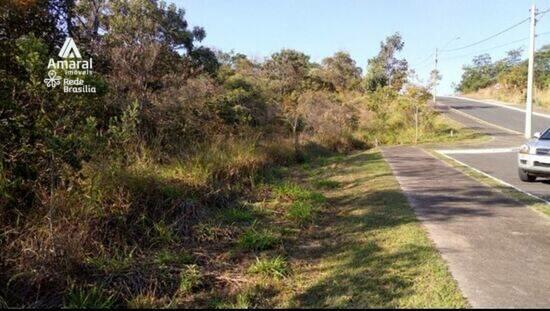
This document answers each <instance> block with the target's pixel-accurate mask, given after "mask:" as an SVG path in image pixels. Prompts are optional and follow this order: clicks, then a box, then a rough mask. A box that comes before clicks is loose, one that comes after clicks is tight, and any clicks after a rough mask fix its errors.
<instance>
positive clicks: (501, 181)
mask: <svg viewBox="0 0 550 311" xmlns="http://www.w3.org/2000/svg"><path fill="white" fill-rule="evenodd" d="M434 151H435V152H437V153H439V154H440V155H442V156H444V157H445V158H447V159H449V160H452V161H454V162H456V163H458V164H460V165H462V166H464V167H467V168H469V169H471V170H472V171H474V172H477V173H479V174H481V175H483V176H486V177H489V178H490V179H492V180H494V181H496V182H498V183H500V184H502V185H504V186H507V187H510V188H513V189H515V190H517V191H519V192H521V193H523V194H526V195H528V196H530V197H532V198H534V199H537V200H540V201H542V202H544V203H546V204H550V201H546V200H545V199H543V198H541V197H538V196H536V195H534V194H532V193H529V192H527V191H525V190H522V189H520V188H518V187H516V186H514V185H512V184H509V183H507V182H505V181H504V180H502V179H498V178H496V177H494V176H491V175H489V174H487V173H485V172H483V171H481V170H478V169H477V168H475V167H473V166H470V165H468V164H466V163H464V162H462V161H459V160H457V159H455V158H453V157H451V156H449V155H447V154H445V153H441V152H439V151H438V150H434ZM443 163H445V164H447V165H449V166H451V165H450V164H449V163H446V162H445V161H443ZM451 167H452V166H451Z"/></svg>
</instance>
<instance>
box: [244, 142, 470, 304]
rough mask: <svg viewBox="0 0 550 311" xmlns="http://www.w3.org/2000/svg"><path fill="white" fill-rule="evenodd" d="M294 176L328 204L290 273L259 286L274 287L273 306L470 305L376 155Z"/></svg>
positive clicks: (300, 244)
mask: <svg viewBox="0 0 550 311" xmlns="http://www.w3.org/2000/svg"><path fill="white" fill-rule="evenodd" d="M292 171H293V172H294V173H293V174H292V175H293V178H294V179H295V180H297V181H299V182H300V183H302V184H303V185H306V186H307V185H313V186H316V187H317V188H318V189H319V190H320V191H322V193H323V194H325V195H326V197H327V199H328V201H327V204H325V205H324V206H325V207H324V208H323V209H321V210H319V212H318V215H317V217H316V220H315V225H313V226H311V227H309V228H307V230H302V231H301V232H300V233H299V234H298V236H297V237H296V240H295V243H292V244H291V246H289V247H288V249H287V255H286V257H287V259H288V261H289V263H290V266H291V271H292V273H291V274H290V275H289V276H287V277H286V278H285V279H283V280H281V279H278V280H276V279H271V280H269V279H267V280H266V279H263V281H262V282H260V284H261V285H260V286H262V287H264V288H275V289H276V292H277V293H276V294H275V295H273V297H272V298H271V299H270V304H271V305H274V306H278V307H342V308H344V307H347V308H350V307H464V306H466V305H467V303H466V301H465V299H464V298H463V297H462V295H461V293H460V291H459V290H458V288H457V286H456V284H455V282H454V280H453V279H452V277H451V275H450V273H449V272H448V271H447V268H446V265H445V263H444V262H443V260H442V259H441V257H440V256H439V254H438V252H437V251H436V250H435V248H434V247H433V245H432V244H431V242H430V240H429V239H428V237H427V235H426V232H425V231H424V229H423V228H422V227H421V225H420V224H419V223H418V221H417V220H416V218H415V216H414V214H413V211H412V210H411V209H410V207H409V205H408V203H407V201H406V199H405V197H404V195H403V194H402V193H401V191H400V188H399V185H398V183H397V182H396V180H395V178H394V177H393V176H392V173H391V171H390V169H389V167H388V165H387V164H386V163H385V161H384V160H383V159H382V158H381V156H380V153H379V152H377V151H369V152H362V153H357V154H354V155H351V156H346V157H333V158H330V159H328V160H324V161H318V162H317V163H316V164H312V165H306V166H303V167H302V168H301V169H300V170H292ZM248 295H249V296H254V295H251V294H250V293H249V294H248ZM238 299H240V300H241V302H243V300H246V299H244V298H243V296H242V295H241V296H237V300H238ZM236 303H238V301H237V302H236ZM249 303H250V301H247V303H245V304H244V306H249ZM240 306H243V305H242V304H241V305H240Z"/></svg>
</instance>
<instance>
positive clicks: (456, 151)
mask: <svg viewBox="0 0 550 311" xmlns="http://www.w3.org/2000/svg"><path fill="white" fill-rule="evenodd" d="M436 151H437V152H439V153H444V154H484V153H509V152H517V151H519V147H510V148H485V149H440V150H436Z"/></svg>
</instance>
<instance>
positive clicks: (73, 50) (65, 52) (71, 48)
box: [59, 37, 82, 58]
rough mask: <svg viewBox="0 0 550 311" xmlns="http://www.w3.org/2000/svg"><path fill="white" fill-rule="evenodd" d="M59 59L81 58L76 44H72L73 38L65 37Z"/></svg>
mask: <svg viewBox="0 0 550 311" xmlns="http://www.w3.org/2000/svg"><path fill="white" fill-rule="evenodd" d="M59 57H61V58H82V56H81V55H80V52H79V51H78V48H77V47H76V44H75V43H74V40H73V38H71V37H67V39H65V43H63V47H61V50H60V51H59Z"/></svg>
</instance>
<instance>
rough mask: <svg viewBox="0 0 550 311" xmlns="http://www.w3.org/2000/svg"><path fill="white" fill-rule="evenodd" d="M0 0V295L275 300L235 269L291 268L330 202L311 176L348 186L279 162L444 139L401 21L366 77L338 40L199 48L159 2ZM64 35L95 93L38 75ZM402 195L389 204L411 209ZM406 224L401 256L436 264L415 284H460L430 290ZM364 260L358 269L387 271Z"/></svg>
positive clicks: (200, 302) (18, 298)
mask: <svg viewBox="0 0 550 311" xmlns="http://www.w3.org/2000/svg"><path fill="white" fill-rule="evenodd" d="M0 8H1V10H2V12H5V13H4V14H2V15H1V16H0V36H1V40H0V124H1V126H0V137H1V138H2V140H1V142H2V143H1V144H0V148H1V149H0V248H1V249H2V256H0V267H1V269H0V305H1V306H3V305H5V306H10V307H31V306H32V307H63V306H64V307H75V308H76V307H98V308H99V307H189V306H198V307H204V306H211V302H212V301H217V302H219V303H218V304H216V305H218V306H247V305H250V304H249V303H251V301H252V302H253V304H252V305H265V306H274V305H279V304H278V303H276V302H274V301H265V300H261V299H263V298H261V297H264V296H262V295H261V294H259V293H258V291H257V288H256V289H255V288H254V287H253V286H248V285H249V283H250V282H252V281H250V282H249V280H248V279H246V278H247V277H249V276H250V275H253V276H256V274H258V275H262V277H263V278H265V276H270V277H272V278H274V279H277V278H276V277H275V276H280V275H285V277H286V276H288V275H290V274H292V273H294V269H290V268H289V267H288V266H287V265H286V264H283V262H284V261H283V260H282V258H287V260H288V261H289V262H290V261H291V260H290V259H288V257H287V256H286V255H287V254H285V251H286V250H287V249H288V247H290V246H291V245H296V244H299V243H297V241H299V240H300V239H302V238H304V236H303V235H302V234H303V232H306V233H307V232H309V231H311V230H313V231H314V228H315V227H316V224H318V221H319V219H320V217H321V216H322V215H323V213H325V212H326V209H327V208H329V205H331V204H327V201H326V198H325V196H324V195H323V194H321V193H319V192H316V191H313V190H312V189H313V188H318V189H319V190H320V191H321V190H322V191H330V190H331V189H332V190H334V189H339V188H340V187H341V186H342V184H340V183H334V182H332V183H331V182H321V183H319V184H317V185H316V187H310V186H309V185H308V186H305V187H304V186H303V185H300V184H299V183H295V182H290V181H288V180H287V179H288V178H287V175H286V174H285V173H284V172H285V167H288V166H290V165H296V164H297V163H301V165H308V164H311V163H313V161H321V160H319V158H322V157H326V156H328V155H331V154H334V153H335V152H340V153H343V154H345V153H348V152H351V151H352V150H355V149H361V148H370V147H372V146H374V145H379V144H385V143H402V144H405V143H414V142H424V141H433V140H438V139H446V138H447V137H449V131H450V130H451V129H450V128H449V127H448V126H447V125H446V124H445V123H444V122H441V119H440V118H439V117H438V116H437V115H436V114H435V113H434V112H433V111H432V109H431V108H430V107H429V106H428V104H427V98H428V97H429V96H428V93H427V91H426V89H425V88H423V87H421V86H415V85H411V84H410V83H408V82H407V75H406V72H407V64H406V61H405V60H399V59H397V58H396V57H397V56H396V55H397V53H398V52H399V51H400V50H401V49H402V48H403V46H404V43H403V41H402V40H401V37H400V36H399V35H398V34H395V35H392V36H390V37H389V38H388V39H387V40H386V41H384V42H382V43H381V49H380V53H379V54H378V55H377V56H376V57H375V58H373V59H371V61H369V66H368V68H367V69H366V74H365V75H362V70H361V69H360V68H358V67H357V65H356V64H355V61H354V60H353V59H352V58H351V57H350V55H349V54H347V53H345V52H338V53H336V54H335V55H334V56H330V57H327V58H325V59H324V60H323V61H322V62H321V63H320V64H317V63H314V62H311V60H310V58H309V56H307V55H305V54H303V53H301V52H299V51H294V50H281V51H279V52H277V53H274V54H273V55H271V56H270V57H268V58H266V59H265V60H262V61H254V60H251V59H249V58H248V57H246V56H245V55H242V54H236V53H224V52H222V51H214V50H211V49H209V48H206V47H204V46H201V44H200V42H201V41H202V40H203V39H204V38H205V36H206V32H205V30H204V29H203V28H201V27H191V26H190V25H188V23H187V21H186V19H185V12H184V11H183V10H182V9H178V8H177V7H176V6H175V5H172V4H167V3H165V2H162V1H156V0H131V1H126V0H111V1H101V0H81V1H71V0H34V1H15V0H8V1H3V2H2V3H1V4H0ZM67 36H70V37H72V38H73V39H74V40H75V41H76V44H77V46H78V47H79V49H80V52H81V54H82V57H83V58H85V59H88V58H92V59H93V63H94V67H93V73H92V75H89V76H86V77H85V78H84V79H85V83H87V84H89V85H91V86H93V87H95V89H96V93H87V94H73V93H65V92H63V91H62V90H60V89H59V88H57V89H52V88H48V87H47V86H46V84H45V83H44V79H45V78H46V77H47V76H48V69H47V63H48V59H49V58H56V56H57V54H58V52H59V50H60V48H61V46H62V44H63V42H64V40H65V38H66V37H67ZM55 73H56V74H57V75H59V76H61V77H66V76H71V74H70V73H69V72H67V71H66V70H65V69H57V70H56V72H55ZM451 131H452V130H451ZM367 169H370V168H369V167H367ZM385 170H387V168H386V169H385ZM373 176H375V175H372V176H371V175H368V176H366V177H368V178H373ZM373 185H374V184H373ZM369 187H370V186H369ZM373 189H374V188H373ZM367 203H368V202H367ZM332 204H334V203H332ZM369 204H370V203H369ZM399 204H400V205H399V206H400V207H399V208H398V209H397V210H393V211H394V212H395V213H396V214H399V213H405V215H406V216H404V217H405V218H407V219H409V218H411V217H412V216H411V215H412V214H410V211H408V210H406V208H405V205H404V203H399ZM365 206H367V207H368V206H369V205H368V204H367V205H365ZM338 207H339V205H338V204H336V205H334V208H336V209H337V208H338ZM334 208H333V212H336V210H334ZM373 215H375V216H376V215H379V214H378V211H377V212H376V213H375V214H373ZM365 221H366V220H365ZM380 221H381V220H380ZM389 221H391V220H389ZM411 222H412V221H411ZM411 226H413V229H412V230H413V231H414V234H413V235H402V237H407V238H414V239H413V241H414V242H410V243H412V244H415V245H416V244H417V242H418V243H421V244H422V245H423V246H422V247H423V253H422V254H424V255H422V256H420V257H418V261H415V260H416V259H411V260H413V261H414V262H413V264H411V265H410V266H409V265H407V269H409V267H410V268H411V269H413V270H414V269H419V268H418V267H421V268H422V267H423V268H422V269H424V268H425V269H427V270H426V271H428V272H429V271H432V270H430V269H432V268H430V267H428V266H430V265H431V264H432V263H434V262H435V263H438V264H437V265H436V267H435V268H436V269H438V270H437V271H439V272H437V273H435V272H433V271H432V272H433V274H432V272H429V273H428V277H426V278H424V277H419V280H429V281H430V282H432V281H433V282H432V283H434V284H435V285H433V286H434V288H436V290H433V288H430V290H427V291H426V292H427V294H426V295H428V296H429V295H430V293H438V295H440V294H441V295H442V296H441V295H440V296H438V297H447V296H445V295H446V294H445V293H450V294H449V295H451V296H452V297H454V296H453V295H455V292H454V289H452V288H454V287H449V288H451V289H449V288H447V290H448V292H443V294H445V295H443V294H442V292H441V291H438V290H437V289H438V288H440V287H438V286H440V284H439V285H438V283H437V282H443V283H447V282H448V277H447V274H445V273H446V272H443V268H442V266H441V265H439V261H438V260H440V259H438V257H437V256H436V255H435V253H434V251H433V249H432V248H431V246H428V244H427V242H426V241H427V240H426V238H425V237H424V235H422V234H423V233H422V232H421V231H419V230H420V229H418V228H417V227H416V226H417V225H416V224H413V225H411ZM349 229H352V228H351V227H350V228H349ZM373 232H375V231H373ZM380 241H382V239H381V240H380ZM402 241H405V240H402ZM375 242H376V243H378V240H377V241H375ZM375 242H372V243H375ZM369 243H370V242H369ZM403 243H405V244H407V243H409V242H403ZM405 244H399V245H401V246H403V245H405ZM354 245H355V244H354ZM369 245H370V244H369ZM358 247H359V246H358ZM407 247H409V246H407ZM411 247H412V246H411ZM325 255H327V256H329V257H332V256H337V255H338V254H337V253H327V254H325ZM365 255H368V254H367V253H365ZM278 256H280V257H278ZM254 258H260V259H259V263H256V264H255V265H254V266H255V268H251V270H250V273H249V271H248V270H247V267H249V266H250V265H251V262H252V260H253V259H254ZM270 258H271V259H270ZM376 258H377V257H376V256H374V257H372V258H369V259H368V261H366V262H364V265H365V266H364V267H363V268H361V269H370V267H369V266H372V268H373V269H376V271H382V270H383V267H382V266H379V265H377V264H376ZM415 258H416V257H415ZM396 260H397V259H396ZM422 263H426V265H427V266H424V264H422ZM289 264H290V265H292V264H291V263H289ZM283 266H284V268H283ZM415 267H416V268H415ZM415 273H416V272H415ZM421 274H422V273H420V272H419V274H418V275H421ZM411 277H413V276H411ZM439 277H440V279H439ZM379 278H380V275H378V276H375V279H379ZM243 279H245V281H243ZM264 281H265V280H264ZM397 281H399V280H396V282H397ZM366 283H368V281H367V282H366ZM366 283H365V284H366ZM378 284H379V285H381V286H382V288H384V287H387V286H390V287H391V286H401V285H399V284H401V283H399V282H397V283H394V282H393V280H392V279H386V280H385V281H383V282H382V281H381V282H379V283H378ZM244 288H246V289H247V290H246V291H245V290H244ZM359 288H360V287H359ZM441 288H443V286H442V285H441ZM422 289H423V290H425V289H426V288H422ZM407 290H409V289H408V287H407ZM235 292H238V293H239V294H238V295H237V296H234V295H233V294H234V293H235ZM428 296H427V297H428ZM429 297H431V296H429ZM432 298H433V297H432ZM434 299H435V298H434ZM437 299H440V298H437ZM445 299H446V298H444V299H443V300H434V301H435V302H434V303H433V304H432V305H447V304H445V303H446V302H448V301H447V300H445ZM453 299H455V298H453ZM289 301H292V300H289ZM294 301H296V300H294ZM426 301H427V300H421V302H422V303H424V302H426ZM453 301H458V300H453ZM394 302H395V301H394V300H387V299H381V300H380V299H379V300H372V301H370V302H369V303H368V304H366V305H394ZM439 302H441V303H439ZM422 303H420V304H418V305H417V306H422V305H424V304H422ZM408 305H410V306H413V305H415V304H414V301H410V302H409V304H408ZM426 305H428V303H427V302H426ZM451 305H458V303H452V304H451Z"/></svg>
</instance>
